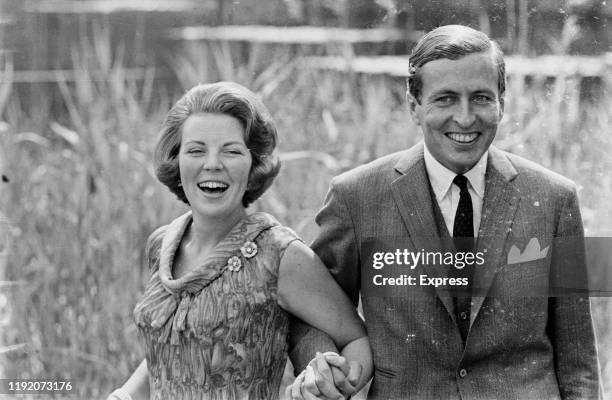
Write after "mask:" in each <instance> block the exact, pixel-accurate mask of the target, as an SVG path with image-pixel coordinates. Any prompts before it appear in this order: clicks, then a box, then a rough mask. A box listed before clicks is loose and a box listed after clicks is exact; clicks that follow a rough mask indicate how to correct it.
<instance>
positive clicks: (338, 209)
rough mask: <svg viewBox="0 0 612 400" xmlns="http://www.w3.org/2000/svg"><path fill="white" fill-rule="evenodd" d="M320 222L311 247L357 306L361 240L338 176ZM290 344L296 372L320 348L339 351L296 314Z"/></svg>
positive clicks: (329, 340) (330, 341)
mask: <svg viewBox="0 0 612 400" xmlns="http://www.w3.org/2000/svg"><path fill="white" fill-rule="evenodd" d="M316 222H317V225H318V226H319V233H318V235H317V237H316V238H315V240H314V242H313V243H312V245H311V247H312V249H313V250H314V251H315V253H317V255H318V256H319V257H320V258H321V260H322V261H323V264H325V266H327V268H328V269H329V271H330V273H331V274H332V276H333V277H334V279H336V281H337V282H338V284H339V285H340V287H342V289H343V290H344V292H345V293H346V294H347V295H348V297H349V298H350V300H351V301H352V302H353V304H355V306H356V305H357V303H358V301H359V281H360V273H359V255H358V248H357V241H356V237H355V229H354V224H353V219H352V218H351V215H350V212H349V208H348V207H347V204H346V203H345V201H344V196H343V195H342V193H341V189H340V187H339V185H337V184H336V179H334V180H332V183H331V186H330V190H329V192H328V193H327V197H326V199H325V203H324V205H323V208H322V209H321V210H320V211H319V213H318V214H317V217H316ZM289 346H290V353H289V355H290V358H291V362H292V363H293V366H294V369H295V371H296V373H297V372H299V371H301V370H303V369H304V368H305V367H306V365H307V364H308V362H309V361H310V360H311V359H312V358H313V357H314V356H315V353H316V352H317V351H319V352H325V351H337V348H336V346H335V345H334V343H333V341H332V339H331V338H330V337H329V336H328V335H327V334H325V333H324V332H322V331H320V330H318V329H316V328H314V327H312V326H310V325H307V324H305V323H304V322H302V321H300V320H298V319H296V318H293V320H292V323H291V335H290V341H289Z"/></svg>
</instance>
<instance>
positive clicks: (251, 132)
mask: <svg viewBox="0 0 612 400" xmlns="http://www.w3.org/2000/svg"><path fill="white" fill-rule="evenodd" d="M198 113H216V114H224V115H229V116H230V117H233V118H236V119H237V120H238V121H240V124H241V125H242V127H243V129H244V142H245V144H246V146H247V148H248V149H249V150H250V152H251V157H252V164H251V171H250V173H249V182H248V184H247V190H246V192H245V193H244V196H243V197H242V204H243V205H244V206H245V207H246V206H248V205H249V204H251V203H252V202H254V201H255V200H256V199H257V198H259V196H261V195H262V194H263V192H265V191H266V189H268V187H270V185H271V184H272V181H273V180H274V178H275V177H276V175H278V171H279V170H280V161H279V158H278V155H277V154H276V152H275V151H274V149H275V147H276V142H277V133H276V125H275V124H274V121H273V119H272V117H271V116H270V113H269V112H268V109H267V108H266V107H265V106H264V104H263V103H262V102H261V101H260V100H259V99H258V98H257V96H256V95H255V94H254V93H253V92H251V91H250V90H249V89H247V88H245V87H244V86H241V85H239V84H237V83H234V82H217V83H210V84H200V85H197V86H195V87H193V88H192V89H190V90H189V91H188V92H187V93H185V95H183V97H181V99H180V100H179V101H178V102H177V103H176V104H175V105H174V106H173V107H172V108H171V109H170V111H168V115H167V116H166V119H165V121H164V122H163V124H162V128H161V132H160V135H159V140H158V141H157V145H156V146H155V152H154V156H153V164H154V166H155V174H156V175H157V179H159V181H160V182H161V183H163V184H164V185H166V186H167V187H168V188H169V189H170V191H171V192H172V193H174V194H175V195H176V196H177V197H178V198H179V200H181V201H183V202H185V203H187V204H189V201H188V200H187V197H186V196H185V192H184V191H183V188H182V186H181V175H180V171H179V162H178V154H179V149H180V147H181V138H182V130H183V125H184V124H185V121H186V120H187V118H189V116H191V115H193V114H198Z"/></svg>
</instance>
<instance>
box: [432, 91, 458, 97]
mask: <svg viewBox="0 0 612 400" xmlns="http://www.w3.org/2000/svg"><path fill="white" fill-rule="evenodd" d="M442 94H455V95H456V94H457V92H455V91H454V90H450V89H440V90H436V91H434V92H432V93H431V94H430V95H429V96H428V97H429V98H431V97H435V96H440V95H442Z"/></svg>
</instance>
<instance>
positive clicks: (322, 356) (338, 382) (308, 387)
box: [285, 352, 362, 400]
mask: <svg viewBox="0 0 612 400" xmlns="http://www.w3.org/2000/svg"><path fill="white" fill-rule="evenodd" d="M361 372H362V367H361V364H359V363H358V362H356V361H348V360H347V359H346V357H342V356H340V355H338V354H337V353H334V352H327V353H317V355H316V357H315V358H313V359H312V360H311V361H310V363H309V364H308V366H307V367H306V369H305V370H304V371H302V373H300V375H298V376H297V377H296V379H295V381H294V383H293V384H292V385H290V386H289V387H288V388H287V391H286V392H285V393H286V396H287V398H289V399H291V400H311V399H321V400H343V399H345V398H347V397H348V396H351V395H353V394H355V392H356V386H357V384H358V383H359V377H360V376H361Z"/></svg>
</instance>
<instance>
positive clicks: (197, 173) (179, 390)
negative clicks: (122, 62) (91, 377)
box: [109, 82, 372, 400]
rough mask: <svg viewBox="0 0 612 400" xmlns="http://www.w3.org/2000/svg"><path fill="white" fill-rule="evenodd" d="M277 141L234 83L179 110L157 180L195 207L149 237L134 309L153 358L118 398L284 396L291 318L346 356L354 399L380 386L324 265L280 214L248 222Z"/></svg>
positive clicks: (272, 170)
mask: <svg viewBox="0 0 612 400" xmlns="http://www.w3.org/2000/svg"><path fill="white" fill-rule="evenodd" d="M276 141H277V133H276V127H275V125H274V122H273V120H272V118H271V117H270V114H269V112H268V111H267V109H266V108H265V106H264V105H263V104H262V103H261V102H260V101H259V100H258V99H257V97H256V96H255V94H253V93H252V92H251V91H249V90H248V89H246V88H244V87H242V86H240V85H238V84H235V83H230V82H219V83H214V84H207V85H198V86H196V87H195V88H193V89H191V90H190V91H188V92H187V93H186V94H185V95H184V96H183V97H182V98H181V99H180V100H179V101H178V102H177V103H176V105H175V106H174V107H173V108H172V109H171V110H170V111H169V113H168V115H167V117H166V120H165V122H164V124H163V126H162V130H161V135H160V138H159V141H158V144H157V147H156V150H155V160H154V162H155V166H156V173H157V176H158V178H159V180H160V181H161V182H162V183H164V184H165V185H166V186H167V187H168V188H169V189H170V190H171V191H172V192H173V193H175V194H176V195H177V197H178V198H179V199H180V200H182V201H183V202H185V203H186V204H188V205H189V207H190V208H191V210H190V211H189V212H188V213H186V214H184V215H183V216H181V217H179V218H177V219H176V220H174V221H173V222H171V223H170V224H168V225H166V226H163V227H161V228H159V229H157V230H156V231H155V232H153V234H151V236H150V237H149V240H148V242H147V247H146V254H147V258H148V262H149V269H150V271H151V279H150V280H149V283H148V284H147V287H146V289H145V293H144V295H143V296H142V298H141V299H140V301H139V302H138V303H137V304H136V307H135V309H134V319H135V321H136V325H137V326H138V329H139V331H140V333H141V335H142V337H143V340H144V343H145V352H146V359H145V360H144V361H143V362H142V363H141V364H140V366H139V367H138V368H137V370H136V371H135V372H134V373H133V374H132V376H131V377H130V378H129V379H128V381H127V382H126V383H125V385H123V387H121V388H120V389H117V390H116V391H115V392H113V394H112V395H111V396H110V397H109V399H132V398H133V399H141V398H142V399H149V398H150V399H185V400H187V399H226V398H228V399H229V398H232V399H238V398H239V399H276V398H278V396H279V388H280V384H281V378H282V376H283V372H284V369H285V364H286V361H287V335H288V331H289V318H290V314H292V315H294V316H296V317H298V318H300V319H302V320H304V321H307V322H308V323H309V324H311V325H313V326H315V327H317V328H319V329H321V330H323V331H325V332H327V333H328V334H329V335H330V336H331V338H332V339H333V340H334V342H335V344H336V345H337V347H338V348H339V349H342V351H341V353H342V354H341V355H337V354H326V355H325V357H326V359H327V361H328V363H329V364H331V365H335V366H337V367H338V369H339V370H340V371H342V372H343V373H344V375H345V377H346V392H347V393H348V394H350V393H352V392H354V391H355V390H359V389H360V388H361V387H362V386H363V385H364V384H365V383H366V382H367V381H368V379H369V378H370V376H371V374H372V361H371V354H370V347H369V342H368V339H367V337H366V335H365V329H364V327H363V323H362V321H361V320H360V319H359V317H358V315H357V313H356V310H355V308H354V307H353V305H352V303H351V302H350V301H349V299H348V298H347V297H346V295H345V294H344V293H343V292H342V289H340V287H339V286H338V284H336V282H335V281H334V280H333V278H332V277H331V275H330V274H329V272H328V271H327V269H326V268H325V266H324V265H323V264H322V262H321V261H320V260H319V258H318V257H317V256H316V255H315V254H314V253H313V252H312V250H310V249H309V248H308V247H307V246H306V245H304V244H303V243H302V242H301V241H300V239H299V238H298V237H297V236H296V234H295V233H294V232H293V231H292V230H290V229H288V228H286V227H283V226H281V225H280V224H279V223H278V221H276V219H274V217H272V216H271V215H269V214H266V213H263V212H256V213H253V214H248V213H247V207H248V205H249V204H251V203H252V202H253V201H255V200H256V199H257V198H258V197H259V196H260V195H261V194H262V193H263V192H264V191H265V190H266V189H267V188H268V187H269V186H270V184H271V182H272V180H273V179H274V177H275V176H276V175H277V174H278V170H279V168H280V164H279V161H278V157H277V156H276V154H275V147H276ZM319 357H321V356H319ZM319 362H320V360H319Z"/></svg>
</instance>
